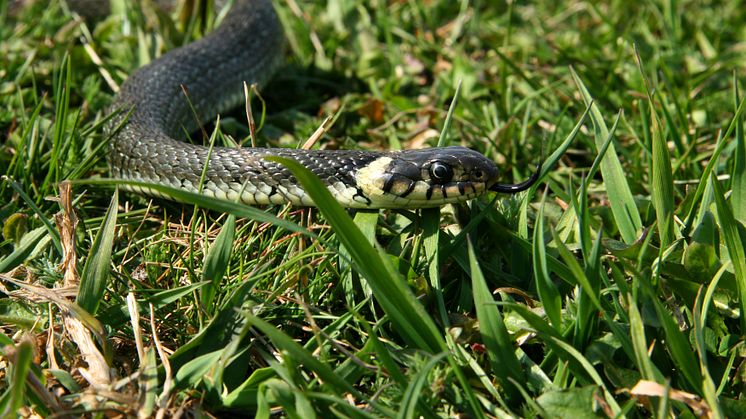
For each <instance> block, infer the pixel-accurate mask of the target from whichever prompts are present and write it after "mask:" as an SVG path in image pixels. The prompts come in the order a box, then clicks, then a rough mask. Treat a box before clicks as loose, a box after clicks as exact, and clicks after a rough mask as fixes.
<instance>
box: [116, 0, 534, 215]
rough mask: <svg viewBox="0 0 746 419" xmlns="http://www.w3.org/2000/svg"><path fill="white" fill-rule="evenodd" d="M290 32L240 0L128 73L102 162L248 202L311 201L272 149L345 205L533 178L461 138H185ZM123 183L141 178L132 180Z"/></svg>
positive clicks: (517, 187) (264, 70) (262, 68)
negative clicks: (371, 142)
mask: <svg viewBox="0 0 746 419" xmlns="http://www.w3.org/2000/svg"><path fill="white" fill-rule="evenodd" d="M284 43H285V36H284V32H283V28H282V25H281V23H280V20H279V18H278V16H277V14H276V11H275V9H274V7H273V5H272V2H271V1H270V0H237V1H235V2H234V4H233V5H232V6H231V9H230V10H229V12H228V13H227V15H226V16H225V18H224V19H223V21H222V23H220V25H219V26H218V27H217V28H216V29H215V30H213V31H212V32H210V33H209V34H208V35H206V36H204V37H202V38H200V39H199V40H197V41H194V42H191V43H188V44H186V45H184V46H181V47H179V48H175V49H173V50H171V51H169V52H167V53H166V54H164V55H162V56H161V57H160V58H158V59H156V60H153V61H152V62H150V63H149V64H147V65H145V66H143V67H141V68H139V69H138V70H136V71H134V72H133V73H132V74H131V75H130V76H129V77H128V78H127V80H125V82H124V83H123V84H122V86H121V88H120V90H119V92H118V94H117V95H116V97H115V99H114V101H113V103H112V105H111V108H112V110H113V115H114V116H113V117H111V118H110V120H109V121H108V122H107V125H106V128H105V129H106V130H107V132H108V133H109V138H110V139H109V151H108V158H107V160H108V163H109V168H110V173H111V175H112V177H113V178H115V179H118V180H121V181H123V182H122V183H124V184H125V188H128V189H132V190H135V191H136V192H141V193H144V194H147V195H156V196H162V197H165V198H172V199H175V198H173V197H170V196H168V194H164V193H163V192H162V189H163V188H161V189H158V188H153V187H148V186H141V185H143V184H145V185H164V186H167V187H172V188H177V189H180V190H185V191H188V192H192V193H199V194H202V195H205V196H208V197H213V198H216V199H225V200H231V201H234V202H239V201H240V202H243V203H245V204H248V205H272V204H286V203H290V204H292V205H297V206H314V201H313V199H312V198H311V197H310V196H309V194H308V193H307V192H306V191H305V190H304V188H303V187H302V185H301V184H300V183H299V182H298V180H297V179H296V178H295V176H294V175H293V174H292V173H291V171H290V170H289V169H288V168H286V167H285V166H283V165H282V164H280V163H278V162H274V161H270V160H267V157H271V156H279V157H284V158H289V159H293V160H295V161H297V162H298V163H300V164H301V165H302V166H304V167H305V168H307V169H309V170H310V171H311V172H313V173H314V174H315V175H316V176H318V178H319V179H321V181H322V182H323V184H324V186H326V188H327V189H328V190H329V191H330V192H331V194H332V195H333V197H334V198H335V199H336V200H337V201H338V202H339V203H340V204H341V205H342V206H344V207H349V208H391V209H396V208H404V209H410V208H427V207H437V206H441V205H444V204H447V203H457V202H462V201H466V200H469V199H473V198H476V197H479V196H482V195H484V194H486V193H487V192H488V191H494V192H504V193H516V192H520V191H523V190H525V189H527V188H529V187H530V186H531V185H532V184H534V183H535V182H536V180H537V178H538V173H539V170H537V171H536V172H534V174H532V175H531V177H530V178H529V179H528V180H526V181H524V182H521V183H518V184H502V183H499V179H500V171H499V170H498V167H497V165H496V164H495V162H493V161H492V160H491V159H489V158H487V157H486V156H484V155H483V154H481V153H479V152H477V151H474V150H471V149H469V148H466V147H460V146H449V147H434V148H425V149H415V150H396V151H361V150H323V149H311V150H305V149H292V148H259V147H213V148H211V147H207V146H204V145H198V144H191V143H188V142H185V141H182V140H180V139H179V138H180V137H184V136H185V133H189V132H194V131H195V130H197V129H198V128H199V127H200V126H201V124H202V123H204V122H206V121H209V120H210V119H211V118H214V117H215V115H216V114H219V113H221V112H226V111H228V110H230V109H232V108H235V107H237V106H239V105H240V104H241V103H243V101H244V89H243V86H244V82H245V83H248V84H257V85H258V86H264V85H265V84H266V83H267V82H268V81H269V80H270V78H271V77H272V76H273V74H274V73H275V72H276V71H277V70H278V68H279V67H280V66H281V65H282V61H283V55H284ZM128 181H129V182H130V183H132V184H134V185H138V186H129V187H128V186H127V183H128Z"/></svg>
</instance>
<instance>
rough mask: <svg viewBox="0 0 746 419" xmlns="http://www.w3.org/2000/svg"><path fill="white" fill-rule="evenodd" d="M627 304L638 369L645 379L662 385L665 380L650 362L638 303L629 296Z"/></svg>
mask: <svg viewBox="0 0 746 419" xmlns="http://www.w3.org/2000/svg"><path fill="white" fill-rule="evenodd" d="M636 281H637V279H636ZM634 285H636V284H634ZM638 287H639V285H638ZM627 302H628V305H629V309H628V315H629V328H630V337H631V338H632V349H633V350H634V355H635V363H636V365H637V369H638V370H639V371H640V375H641V376H642V378H643V379H645V380H650V381H655V382H658V383H662V382H664V381H665V380H664V379H663V377H662V376H661V374H660V372H659V371H658V370H657V369H656V368H655V366H654V365H653V362H652V361H651V360H650V356H649V355H648V343H647V340H646V338H645V326H644V325H643V322H642V316H641V315H640V310H639V309H638V308H637V301H636V300H635V298H634V297H633V296H632V295H628V296H627Z"/></svg>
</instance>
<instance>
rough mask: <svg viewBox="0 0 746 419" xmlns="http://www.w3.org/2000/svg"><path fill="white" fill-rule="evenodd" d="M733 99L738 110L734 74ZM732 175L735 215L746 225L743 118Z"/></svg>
mask: <svg viewBox="0 0 746 419" xmlns="http://www.w3.org/2000/svg"><path fill="white" fill-rule="evenodd" d="M733 100H734V102H735V103H734V104H735V107H734V109H735V112H736V113H737V112H738V108H739V106H740V101H741V100H743V99H741V98H740V95H739V93H738V80H737V79H736V75H735V73H734V74H733ZM730 176H731V190H732V192H731V197H730V202H731V204H732V205H733V216H734V217H735V219H736V220H738V221H739V222H740V223H741V224H743V225H746V138H744V133H743V119H742V118H736V149H735V150H734V152H733V171H732V172H731V174H730Z"/></svg>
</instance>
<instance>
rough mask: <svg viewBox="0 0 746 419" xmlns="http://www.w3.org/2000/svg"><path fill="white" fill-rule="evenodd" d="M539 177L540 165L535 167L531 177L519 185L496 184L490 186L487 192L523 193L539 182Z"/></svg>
mask: <svg viewBox="0 0 746 419" xmlns="http://www.w3.org/2000/svg"><path fill="white" fill-rule="evenodd" d="M540 176H541V163H539V164H537V165H536V170H535V171H534V173H532V174H531V177H529V178H528V179H526V180H524V181H523V182H521V183H496V184H494V185H492V186H490V187H489V190H491V191H493V192H502V193H510V194H515V193H518V192H522V191H525V190H526V189H528V188H530V187H531V186H533V185H534V183H536V181H537V180H539V177H540Z"/></svg>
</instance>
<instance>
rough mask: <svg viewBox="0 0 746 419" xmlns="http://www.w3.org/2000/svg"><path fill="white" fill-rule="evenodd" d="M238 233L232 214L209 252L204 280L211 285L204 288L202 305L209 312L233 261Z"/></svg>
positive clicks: (203, 271)
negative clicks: (234, 238) (233, 250)
mask: <svg viewBox="0 0 746 419" xmlns="http://www.w3.org/2000/svg"><path fill="white" fill-rule="evenodd" d="M235 233H236V216H235V215H233V214H230V215H229V216H228V218H227V219H226V220H225V224H223V227H222V228H221V229H220V233H219V234H218V236H217V237H216V238H215V241H214V242H213V243H212V246H210V249H209V250H208V251H207V256H206V257H205V267H204V269H203V270H202V279H203V280H205V281H210V285H207V286H206V287H204V288H202V296H201V297H202V298H201V300H202V305H203V307H204V308H205V309H206V310H208V312H209V311H211V310H210V306H211V305H212V300H213V298H214V297H215V293H216V292H217V289H218V287H219V286H220V281H221V280H222V279H223V276H224V275H225V272H226V271H227V270H228V265H229V264H230V260H231V249H232V248H233V237H234V236H235Z"/></svg>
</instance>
